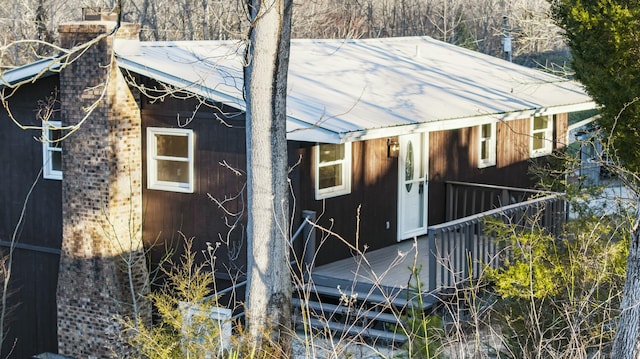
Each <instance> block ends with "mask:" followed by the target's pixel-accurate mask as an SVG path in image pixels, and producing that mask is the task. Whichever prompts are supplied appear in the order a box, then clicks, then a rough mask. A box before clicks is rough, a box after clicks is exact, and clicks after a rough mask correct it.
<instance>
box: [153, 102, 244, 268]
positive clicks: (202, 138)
mask: <svg viewBox="0 0 640 359" xmlns="http://www.w3.org/2000/svg"><path fill="white" fill-rule="evenodd" d="M142 107H143V110H142V127H143V128H142V133H143V136H142V146H143V216H144V224H143V239H144V241H145V244H146V245H147V246H148V247H152V248H153V250H152V253H153V258H154V262H155V263H158V261H159V260H160V259H161V258H162V256H164V254H165V252H166V249H167V248H171V249H172V250H175V251H176V253H177V254H180V253H181V252H182V246H183V243H184V241H183V236H184V237H186V238H194V244H195V245H194V250H195V251H198V252H200V251H202V250H206V249H207V243H211V244H212V245H214V246H215V244H216V243H217V242H220V238H225V239H226V238H227V237H228V239H229V240H230V241H231V244H234V245H239V246H240V248H238V253H239V256H238V257H230V256H229V254H230V253H232V251H228V250H227V249H228V247H227V246H226V245H221V246H220V247H219V248H218V249H217V252H216V256H217V260H218V264H219V265H220V268H222V265H223V264H227V265H229V264H230V265H231V267H232V268H236V269H242V268H244V266H245V265H246V254H245V250H244V248H245V244H246V243H245V242H246V238H245V233H244V223H246V216H245V215H244V213H245V212H243V211H244V210H245V209H246V208H245V205H246V201H245V200H244V198H245V195H246V193H245V192H244V184H245V182H246V176H245V169H246V156H245V128H244V115H239V114H238V112H237V110H233V109H230V108H226V107H221V108H217V107H216V108H211V107H207V106H202V107H200V109H199V111H197V112H196V113H195V115H194V113H193V112H194V109H196V108H197V102H196V101H181V100H177V99H174V98H167V99H166V100H165V101H162V102H160V101H158V102H155V103H150V102H145V101H143V104H142ZM232 115H233V117H232ZM223 121H224V123H223ZM147 127H162V128H178V127H180V128H188V129H193V131H194V136H195V139H194V142H195V154H194V157H195V159H194V160H195V163H194V192H193V193H177V192H169V191H163V190H151V189H148V188H147V178H146V176H147V160H146V148H147V139H146V129H147ZM223 164H226V165H228V166H229V168H227V167H225V165H223ZM234 170H235V171H237V172H235V171H234ZM209 196H212V197H213V198H216V199H218V200H220V201H222V200H224V199H225V198H226V199H230V198H235V199H231V200H229V201H227V202H226V204H225V206H226V209H227V210H228V211H229V212H231V213H239V214H240V217H241V218H240V222H239V223H238V227H237V228H236V229H235V230H234V231H231V232H230V228H229V227H228V226H227V224H226V223H232V222H233V220H234V218H233V217H232V216H229V215H227V214H225V212H224V211H223V210H222V209H221V208H219V207H218V206H217V205H216V204H215V203H214V201H212V200H211V199H210V198H209ZM229 233H230V234H229ZM174 258H175V259H177V257H176V256H174ZM201 259H203V258H201ZM221 275H224V273H221Z"/></svg>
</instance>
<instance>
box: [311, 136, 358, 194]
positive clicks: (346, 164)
mask: <svg viewBox="0 0 640 359" xmlns="http://www.w3.org/2000/svg"><path fill="white" fill-rule="evenodd" d="M350 192H351V143H343V144H337V145H335V144H321V145H318V146H316V199H323V198H330V197H335V196H340V195H343V194H347V193H350Z"/></svg>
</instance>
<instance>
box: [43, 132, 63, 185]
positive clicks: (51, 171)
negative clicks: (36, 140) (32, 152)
mask: <svg viewBox="0 0 640 359" xmlns="http://www.w3.org/2000/svg"><path fill="white" fill-rule="evenodd" d="M61 126H62V124H61V123H60V121H47V122H45V123H43V125H42V176H43V177H44V178H47V179H54V180H61V179H62V141H61V139H62V130H60V127H61Z"/></svg>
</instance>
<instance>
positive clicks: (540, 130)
mask: <svg viewBox="0 0 640 359" xmlns="http://www.w3.org/2000/svg"><path fill="white" fill-rule="evenodd" d="M552 150H553V118H552V117H551V116H537V117H534V118H533V119H532V121H531V157H537V156H543V155H548V154H550V153H551V151H552Z"/></svg>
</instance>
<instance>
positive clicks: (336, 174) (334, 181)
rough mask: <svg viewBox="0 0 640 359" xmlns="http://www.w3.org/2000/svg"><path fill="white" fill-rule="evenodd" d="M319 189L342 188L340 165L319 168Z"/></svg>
mask: <svg viewBox="0 0 640 359" xmlns="http://www.w3.org/2000/svg"><path fill="white" fill-rule="evenodd" d="M319 173H320V178H319V181H318V183H319V188H320V189H324V188H329V187H337V186H342V165H341V164H335V165H331V166H323V167H320V168H319Z"/></svg>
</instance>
